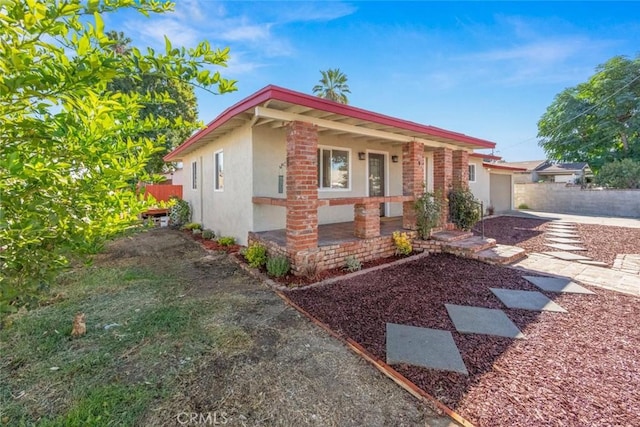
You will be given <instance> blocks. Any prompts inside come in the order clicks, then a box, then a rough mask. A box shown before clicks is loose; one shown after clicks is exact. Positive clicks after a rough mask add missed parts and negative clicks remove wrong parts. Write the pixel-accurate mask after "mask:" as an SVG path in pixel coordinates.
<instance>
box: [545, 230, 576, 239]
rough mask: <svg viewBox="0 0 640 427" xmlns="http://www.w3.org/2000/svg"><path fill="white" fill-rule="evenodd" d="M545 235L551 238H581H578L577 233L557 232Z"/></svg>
mask: <svg viewBox="0 0 640 427" xmlns="http://www.w3.org/2000/svg"><path fill="white" fill-rule="evenodd" d="M545 235H547V236H551V237H566V238H567V239H579V238H580V236H578V235H577V234H576V233H556V232H555V231H552V232H549V233H545Z"/></svg>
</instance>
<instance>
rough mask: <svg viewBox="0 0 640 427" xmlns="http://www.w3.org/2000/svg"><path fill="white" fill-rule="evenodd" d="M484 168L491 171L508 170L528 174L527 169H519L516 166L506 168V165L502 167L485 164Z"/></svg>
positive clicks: (483, 164)
mask: <svg viewBox="0 0 640 427" xmlns="http://www.w3.org/2000/svg"><path fill="white" fill-rule="evenodd" d="M482 166H483V167H485V168H489V169H501V170H508V171H514V172H526V170H527V168H517V167H515V166H505V165H501V164H500V163H486V162H483V163H482Z"/></svg>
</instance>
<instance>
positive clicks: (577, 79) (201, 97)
mask: <svg viewBox="0 0 640 427" xmlns="http://www.w3.org/2000/svg"><path fill="white" fill-rule="evenodd" d="M105 23H106V25H107V29H115V30H120V31H124V32H125V33H126V34H127V35H128V36H129V37H131V38H132V39H133V41H134V44H135V45H137V46H153V47H157V48H159V49H163V46H164V41H163V36H164V35H165V34H166V35H167V36H168V37H169V38H170V39H171V41H172V42H173V44H174V46H176V45H184V46H187V47H190V46H194V45H195V44H196V43H197V42H199V41H201V40H205V39H206V40H209V41H210V43H211V44H212V45H213V46H219V47H225V46H228V47H230V48H231V61H230V63H229V67H228V68H226V69H222V70H221V72H222V73H223V75H224V76H225V77H227V78H232V79H235V80H238V84H237V85H238V89H239V90H238V91H237V92H235V93H233V94H227V95H223V96H214V95H211V94H208V93H206V92H198V94H197V95H198V101H199V111H200V118H201V119H202V120H203V121H204V122H205V123H207V122H209V121H211V120H212V119H213V118H214V117H215V116H217V115H218V114H219V113H220V112H222V111H223V110H224V109H225V108H227V107H229V106H230V105H232V104H233V103H235V102H237V101H239V100H240V99H242V98H244V97H246V96H248V95H250V94H251V93H253V92H255V91H257V90H259V89H260V88H262V87H264V86H266V85H268V84H275V85H278V86H283V87H286V88H289V89H293V90H297V91H300V92H305V93H311V88H312V87H313V86H314V85H315V84H316V83H317V81H318V79H319V78H320V72H319V71H320V70H326V69H328V68H336V67H337V68H340V69H341V70H342V71H343V72H344V73H345V74H346V75H347V76H348V78H349V81H348V83H349V87H350V88H351V95H350V96H349V101H350V102H349V103H350V104H351V105H354V106H357V107H360V108H365V109H367V110H372V111H376V112H379V113H383V114H387V115H391V116H395V117H400V118H403V119H406V120H411V121H415V122H418V123H423V124H430V125H434V126H439V127H442V128H445V129H449V130H453V131H456V132H462V133H466V134H468V135H472V136H475V137H479V138H484V139H488V140H490V141H494V142H496V143H497V147H496V154H497V155H500V156H502V157H503V158H504V159H505V160H507V161H520V160H537V159H542V158H544V157H545V155H544V152H543V151H542V149H541V148H540V147H539V146H538V143H537V139H536V134H537V121H538V120H539V118H540V116H541V115H542V114H543V113H544V111H545V109H546V108H547V106H548V105H549V104H550V103H551V102H552V101H553V98H554V96H555V95H556V94H557V93H559V92H560V91H562V90H563V89H564V88H566V87H569V86H575V85H576V84H578V83H581V82H583V81H585V80H586V79H588V77H589V76H590V75H592V74H593V73H594V70H595V67H596V66H597V65H598V64H601V63H603V62H605V61H606V60H607V59H609V58H611V57H613V56H615V55H626V56H630V57H634V56H636V55H637V54H638V53H640V3H636V2H360V1H356V2H341V1H331V2H272V1H262V2H239V1H231V2H229V1H208V0H186V1H180V0H178V1H177V2H176V8H175V12H174V13H172V14H165V15H155V16H153V15H152V17H151V18H145V17H144V16H142V15H138V14H131V13H124V14H123V13H120V14H118V15H113V16H111V17H108V18H107V19H105Z"/></svg>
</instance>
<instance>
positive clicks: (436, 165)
mask: <svg viewBox="0 0 640 427" xmlns="http://www.w3.org/2000/svg"><path fill="white" fill-rule="evenodd" d="M452 157H453V156H452V151H451V149H449V148H442V147H440V148H436V149H435V151H434V152H433V191H434V192H435V193H436V194H438V193H439V194H440V195H441V197H443V198H444V199H446V198H447V196H448V195H449V191H451V188H452V187H453V161H452ZM467 174H468V171H467ZM448 218H449V204H448V203H447V202H446V201H445V202H444V203H443V206H442V215H441V216H440V224H441V225H442V226H443V227H446V224H447V220H448Z"/></svg>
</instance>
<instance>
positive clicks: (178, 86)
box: [107, 31, 198, 174]
mask: <svg viewBox="0 0 640 427" xmlns="http://www.w3.org/2000/svg"><path fill="white" fill-rule="evenodd" d="M107 37H109V38H110V39H111V40H113V41H114V45H112V46H111V48H112V49H113V50H114V52H115V53H117V54H120V55H129V54H130V52H131V46H130V44H131V39H130V38H128V37H126V36H125V35H124V33H123V32H119V33H117V32H115V31H109V32H108V33H107ZM107 90H110V91H113V92H121V93H126V94H130V93H132V92H137V93H139V94H140V95H143V96H145V95H146V96H148V98H149V99H148V101H147V102H145V103H144V108H142V110H140V113H139V118H140V120H145V119H146V118H147V117H160V118H164V119H167V120H169V123H172V122H174V121H175V120H177V119H178V118H180V119H181V120H183V121H184V122H187V123H195V122H196V121H197V120H198V105H197V100H196V95H195V91H194V89H193V85H191V84H190V83H188V82H184V81H182V80H178V79H174V78H170V77H167V76H162V75H158V74H154V73H142V74H141V75H136V76H125V77H120V78H117V79H114V80H113V81H111V82H109V83H108V84H107ZM192 130H193V129H192V127H190V126H185V127H180V128H175V127H174V126H171V127H166V128H156V129H153V130H151V131H147V132H145V133H144V135H141V136H144V137H147V138H149V140H150V141H152V142H154V143H155V144H157V146H158V148H159V150H158V151H156V152H155V153H153V154H152V155H151V158H150V159H149V160H148V161H147V166H146V168H145V169H146V171H147V172H148V173H149V174H160V173H163V172H167V171H168V170H169V169H170V168H171V166H170V165H168V164H167V163H165V162H164V160H163V157H164V156H165V155H166V154H167V153H169V152H170V151H171V150H173V149H174V148H176V147H177V146H178V145H180V144H181V143H182V142H183V141H184V140H186V139H187V138H188V137H189V136H190V135H191V133H192ZM161 136H162V138H161Z"/></svg>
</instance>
